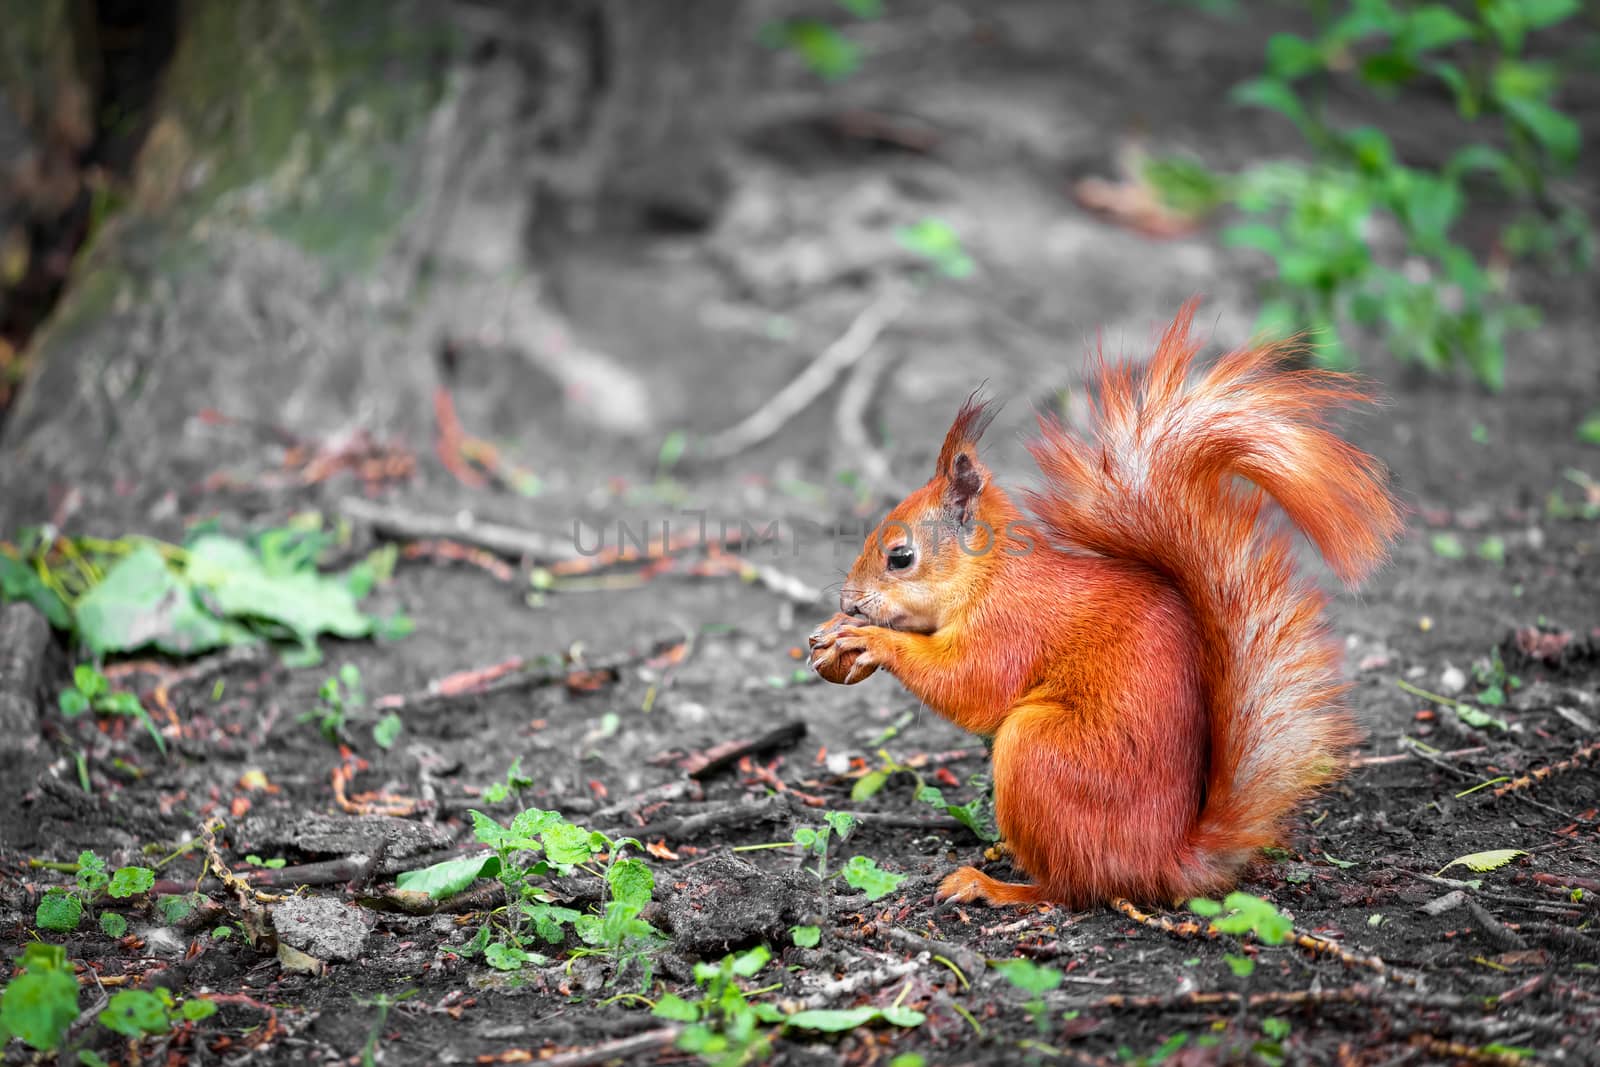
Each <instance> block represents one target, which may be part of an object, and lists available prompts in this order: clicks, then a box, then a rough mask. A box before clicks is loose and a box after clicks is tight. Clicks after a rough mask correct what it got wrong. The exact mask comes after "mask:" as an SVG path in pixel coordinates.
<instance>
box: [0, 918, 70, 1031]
mask: <svg viewBox="0 0 1600 1067" xmlns="http://www.w3.org/2000/svg"><path fill="white" fill-rule="evenodd" d="M17 963H18V965H19V966H21V967H22V968H23V973H22V974H21V975H19V976H18V977H16V978H13V979H12V980H11V981H10V982H8V983H7V984H6V987H5V992H4V993H3V994H0V1032H3V1033H10V1034H14V1035H16V1036H17V1037H19V1038H21V1039H22V1041H23V1043H24V1044H26V1045H28V1047H30V1048H33V1049H37V1050H38V1051H40V1052H49V1051H52V1050H54V1049H55V1048H56V1047H57V1046H58V1045H59V1044H60V1043H61V1037H62V1035H63V1034H65V1033H66V1031H67V1027H69V1026H71V1025H72V1023H73V1022H74V1021H75V1020H76V1019H77V1018H78V982H77V980H76V979H75V978H73V976H72V971H71V969H70V968H69V967H68V966H67V960H66V952H65V950H63V949H62V948H61V946H59V945H43V944H38V943H34V944H31V945H29V946H28V947H27V948H25V949H24V950H23V952H22V955H21V956H19V957H17Z"/></svg>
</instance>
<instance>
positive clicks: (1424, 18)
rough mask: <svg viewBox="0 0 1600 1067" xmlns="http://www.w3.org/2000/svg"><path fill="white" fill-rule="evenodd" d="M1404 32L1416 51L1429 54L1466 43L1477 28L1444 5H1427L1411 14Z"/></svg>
mask: <svg viewBox="0 0 1600 1067" xmlns="http://www.w3.org/2000/svg"><path fill="white" fill-rule="evenodd" d="M1404 32H1405V36H1406V40H1407V43H1408V44H1409V45H1410V46H1411V47H1412V48H1413V49H1414V50H1416V51H1418V52H1427V51H1431V50H1433V49H1435V48H1443V47H1445V46H1446V45H1452V44H1455V43H1456V42H1457V41H1465V40H1467V39H1469V38H1471V37H1472V36H1474V35H1475V34H1476V33H1477V28H1476V27H1474V26H1473V24H1472V23H1470V22H1468V21H1467V20H1466V19H1464V18H1462V17H1461V16H1460V15H1458V14H1456V13H1455V12H1454V11H1452V10H1451V9H1450V8H1449V7H1447V6H1445V5H1444V4H1425V5H1423V6H1422V7H1419V8H1417V9H1416V10H1415V11H1413V12H1411V13H1410V16H1409V17H1408V18H1407V19H1406V27H1405V31H1404Z"/></svg>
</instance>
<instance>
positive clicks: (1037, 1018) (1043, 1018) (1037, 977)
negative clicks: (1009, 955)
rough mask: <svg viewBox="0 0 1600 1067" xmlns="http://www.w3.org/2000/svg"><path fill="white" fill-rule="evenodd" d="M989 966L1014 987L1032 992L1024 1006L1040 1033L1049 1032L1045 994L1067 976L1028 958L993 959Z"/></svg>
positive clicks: (1025, 991)
mask: <svg viewBox="0 0 1600 1067" xmlns="http://www.w3.org/2000/svg"><path fill="white" fill-rule="evenodd" d="M989 966H990V967H992V968H993V969H994V970H995V971H996V972H998V973H999V975H1000V977H1002V978H1004V979H1005V980H1006V981H1007V982H1010V983H1011V985H1012V986H1013V987H1014V988H1016V989H1019V990H1021V991H1022V992H1024V993H1029V994H1031V997H1030V998H1029V1000H1028V1001H1027V1003H1025V1004H1024V1005H1023V1007H1024V1008H1025V1009H1027V1012H1028V1016H1029V1017H1030V1018H1031V1019H1033V1025H1034V1027H1035V1028H1036V1029H1037V1030H1038V1031H1039V1033H1041V1034H1046V1033H1049V1032H1050V1017H1049V1013H1048V1011H1047V1010H1046V1008H1045V1001H1044V995H1045V994H1046V993H1048V992H1050V990H1052V989H1055V988H1056V987H1057V986H1059V985H1060V984H1061V982H1062V980H1063V978H1064V977H1065V976H1064V975H1063V974H1062V973H1061V972H1060V971H1058V970H1056V969H1054V968H1052V967H1043V966H1040V965H1039V964H1037V963H1034V962H1033V961H1032V960H1027V959H1014V960H991V961H990V962H989Z"/></svg>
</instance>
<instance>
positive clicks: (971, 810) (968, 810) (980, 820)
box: [850, 748, 1000, 842]
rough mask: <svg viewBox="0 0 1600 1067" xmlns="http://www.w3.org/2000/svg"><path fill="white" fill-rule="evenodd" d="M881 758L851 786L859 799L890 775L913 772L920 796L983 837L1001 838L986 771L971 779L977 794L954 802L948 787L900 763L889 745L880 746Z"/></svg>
mask: <svg viewBox="0 0 1600 1067" xmlns="http://www.w3.org/2000/svg"><path fill="white" fill-rule="evenodd" d="M878 759H879V760H880V761H881V762H880V763H879V765H878V766H877V767H876V768H874V769H873V770H870V771H868V772H867V773H866V774H864V775H862V776H861V777H860V778H857V779H856V783H855V785H854V786H852V787H851V789H850V799H851V800H854V801H856V802H858V803H859V802H860V801H863V800H870V799H871V798H872V797H874V796H876V795H877V794H878V793H879V792H881V791H882V790H883V787H884V786H886V785H888V784H889V779H890V778H891V777H892V776H894V775H896V774H909V775H911V777H912V779H913V780H914V781H915V782H916V793H915V795H916V798H917V800H919V801H921V802H922V803H924V804H926V805H928V806H929V807H931V808H933V809H934V810H936V811H938V812H939V813H941V814H943V815H949V816H951V817H952V818H954V819H955V820H956V821H957V822H959V823H961V825H962V826H965V827H966V828H967V829H969V830H971V831H972V832H973V834H974V835H976V836H977V838H978V840H980V841H990V842H992V841H998V840H999V839H1000V832H999V830H998V828H996V826H995V824H994V799H993V796H992V795H991V793H990V791H989V779H988V777H987V776H986V775H976V774H975V775H973V776H972V777H971V778H969V779H968V780H967V784H968V785H970V786H971V787H972V788H973V789H974V790H975V791H976V795H975V796H974V797H973V798H972V799H971V800H969V801H968V802H967V803H965V804H952V803H950V802H949V801H947V800H946V799H945V797H944V791H943V790H941V789H940V788H939V787H938V786H932V785H929V784H928V783H927V782H926V781H925V780H924V779H923V777H922V774H921V773H920V772H919V771H918V770H917V769H916V768H915V767H910V766H907V765H906V764H904V763H900V762H898V761H897V760H895V759H894V758H893V757H892V756H890V755H889V753H888V751H887V750H885V749H881V748H880V749H879V750H878Z"/></svg>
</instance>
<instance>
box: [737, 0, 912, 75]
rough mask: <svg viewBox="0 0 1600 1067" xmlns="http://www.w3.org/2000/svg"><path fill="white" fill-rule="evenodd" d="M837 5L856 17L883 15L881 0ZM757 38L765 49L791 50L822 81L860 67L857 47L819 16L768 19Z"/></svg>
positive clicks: (843, 0)
mask: <svg viewBox="0 0 1600 1067" xmlns="http://www.w3.org/2000/svg"><path fill="white" fill-rule="evenodd" d="M838 5H839V6H840V7H841V8H843V9H844V10H845V11H847V12H849V13H850V14H851V15H853V16H855V17H856V18H858V19H875V18H878V17H879V16H881V15H882V14H883V3H882V0H838ZM760 39H761V41H762V43H763V44H765V45H766V46H767V47H769V48H785V49H788V50H789V51H791V52H793V53H795V55H797V56H799V57H800V59H801V61H802V62H804V63H805V65H806V66H807V67H808V68H810V70H811V72H812V73H813V74H815V75H816V76H817V77H819V78H821V79H822V80H823V81H840V80H842V79H844V78H847V77H849V76H850V75H852V74H854V73H855V72H856V71H857V70H858V69H859V68H860V66H861V46H860V45H859V44H857V43H856V42H855V41H853V40H851V39H850V38H849V37H847V36H845V34H844V33H843V32H841V31H840V30H838V29H836V28H834V27H833V26H830V25H829V24H828V23H826V22H823V21H822V20H820V19H814V18H796V19H785V20H783V21H779V22H770V23H768V24H767V25H765V26H763V27H762V28H761V32H760Z"/></svg>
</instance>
